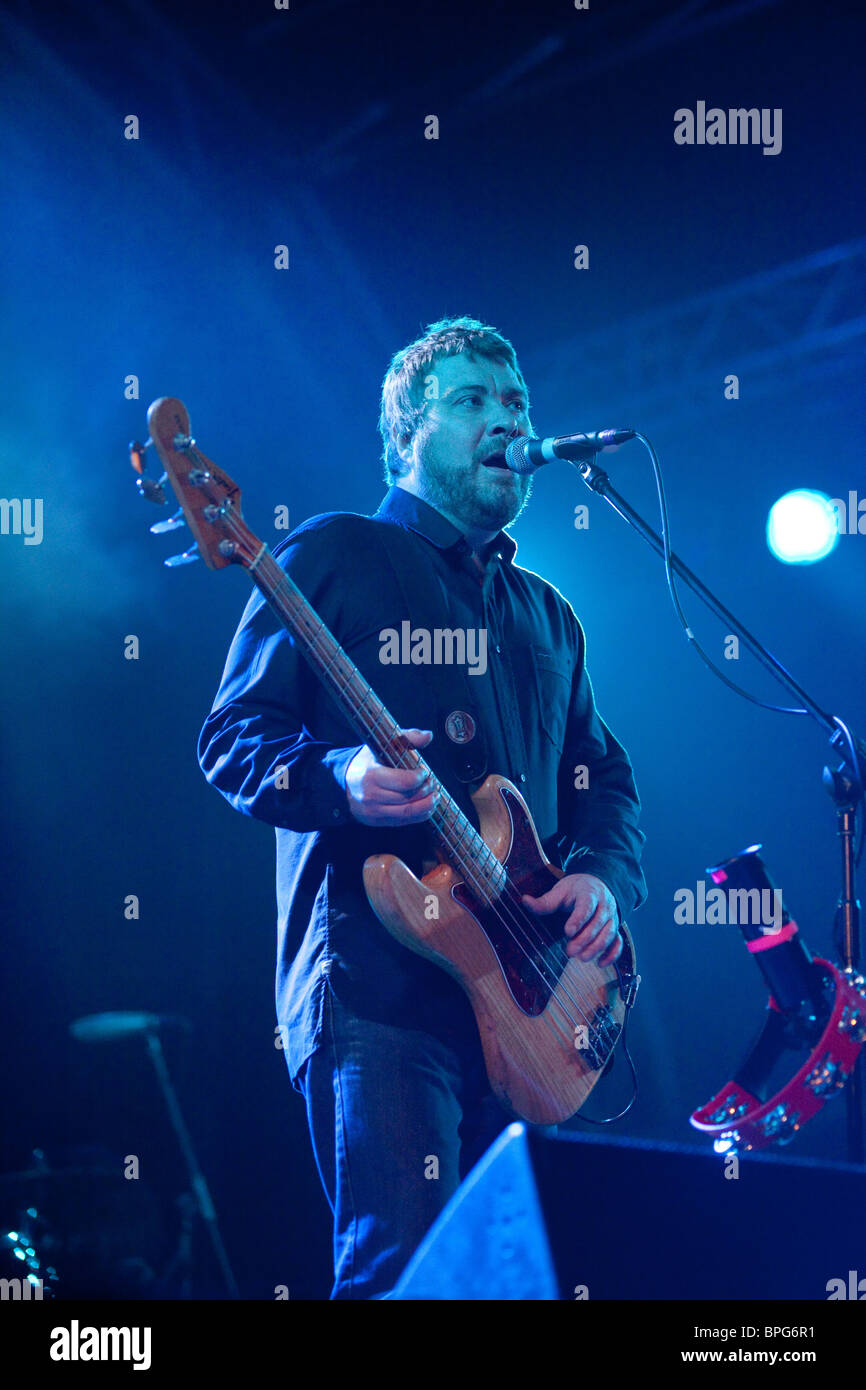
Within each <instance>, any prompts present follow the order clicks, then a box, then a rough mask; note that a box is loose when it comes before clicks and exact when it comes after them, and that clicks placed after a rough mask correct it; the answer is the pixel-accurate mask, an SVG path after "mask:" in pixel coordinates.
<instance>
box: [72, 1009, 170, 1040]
mask: <svg viewBox="0 0 866 1390" xmlns="http://www.w3.org/2000/svg"><path fill="white" fill-rule="evenodd" d="M166 1027H169V1028H180V1029H182V1030H183V1031H184V1032H191V1031H192V1025H191V1024H190V1022H189V1020H188V1019H185V1018H175V1017H172V1016H171V1015H166V1014H146V1013H131V1012H125V1011H123V1010H118V1011H116V1012H111V1013H106V1014H88V1015H87V1017H86V1018H78V1019H76V1020H75V1022H74V1023H70V1025H69V1031H70V1033H71V1034H72V1036H73V1038H75V1039H76V1041H77V1042H87V1043H99V1042H114V1040H115V1038H126V1037H130V1036H131V1035H132V1034H134V1033H157V1032H159V1031H160V1030H161V1029H163V1028H166Z"/></svg>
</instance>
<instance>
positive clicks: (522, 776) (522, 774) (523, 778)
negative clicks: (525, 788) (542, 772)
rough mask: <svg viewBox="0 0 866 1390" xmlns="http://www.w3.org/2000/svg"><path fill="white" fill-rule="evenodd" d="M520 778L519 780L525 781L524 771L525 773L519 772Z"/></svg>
mask: <svg viewBox="0 0 866 1390" xmlns="http://www.w3.org/2000/svg"><path fill="white" fill-rule="evenodd" d="M520 780H521V782H525V781H526V773H525V772H521V774H520Z"/></svg>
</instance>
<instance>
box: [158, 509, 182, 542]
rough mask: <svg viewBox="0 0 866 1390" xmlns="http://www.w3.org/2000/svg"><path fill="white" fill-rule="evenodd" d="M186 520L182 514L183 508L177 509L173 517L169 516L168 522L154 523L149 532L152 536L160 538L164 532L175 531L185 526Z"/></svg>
mask: <svg viewBox="0 0 866 1390" xmlns="http://www.w3.org/2000/svg"><path fill="white" fill-rule="evenodd" d="M185 525H186V519H185V517H184V514H183V507H178V509H177V511H176V512H175V514H174V516H170V517H169V518H168V521H155V522H154V523H153V525H152V526H151V528H150V530H151V532H152V534H153V535H154V536H161V535H162V534H163V532H165V531H176V530H177V529H178V527H179V526H185Z"/></svg>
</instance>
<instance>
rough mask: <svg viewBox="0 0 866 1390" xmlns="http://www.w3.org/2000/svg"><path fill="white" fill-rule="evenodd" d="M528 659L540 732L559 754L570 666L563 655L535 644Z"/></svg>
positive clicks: (561, 747) (567, 695) (568, 687)
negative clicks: (535, 696)
mask: <svg viewBox="0 0 866 1390" xmlns="http://www.w3.org/2000/svg"><path fill="white" fill-rule="evenodd" d="M530 656H531V661H532V670H533V676H534V679H535V688H536V693H537V695H538V708H539V711H540V716H541V718H540V722H541V730H542V733H543V734H544V736H545V737H546V738H547V740H548V741H549V742H550V743H552V744H553V747H554V748H555V749H556V752H557V753H558V754H561V753H562V750H563V746H564V743H565V729H566V725H567V723H568V707H569V704H570V703H571V666H570V665H569V663H568V661H567V660H565V659H564V658H563V657H562V656H558V655H557V654H556V653H555V652H552V651H550V649H549V648H547V647H544V646H542V645H540V644H539V643H537V642H533V643H532V644H531V645H530Z"/></svg>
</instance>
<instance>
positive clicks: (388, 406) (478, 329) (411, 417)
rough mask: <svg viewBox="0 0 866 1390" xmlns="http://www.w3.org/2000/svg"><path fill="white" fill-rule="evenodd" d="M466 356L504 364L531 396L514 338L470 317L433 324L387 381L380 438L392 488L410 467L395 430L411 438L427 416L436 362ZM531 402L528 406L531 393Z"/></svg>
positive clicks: (394, 361) (397, 357)
mask: <svg viewBox="0 0 866 1390" xmlns="http://www.w3.org/2000/svg"><path fill="white" fill-rule="evenodd" d="M460 352H466V353H469V354H470V356H479V357H486V358H488V360H490V361H495V362H504V363H505V364H506V365H507V366H509V367H510V368H511V369H512V371H513V372H514V374H515V376H516V377H517V379H518V381H519V382H520V385H521V386H522V388H523V390H524V391H526V382H525V381H524V380H523V374H522V372H521V370H520V368H519V366H518V365H517V354H516V353H515V351H514V348H513V347H512V345H511V343H510V342H509V341H508V339H507V338H503V336H502V334H501V333H499V332H497V330H496V329H495V328H491V327H490V325H489V324H485V323H481V322H480V321H479V320H478V319H472V318H465V317H464V318H448V319H439V321H438V322H437V323H431V324H429V325H428V327H427V328H426V330H425V332H424V335H423V337H421V338H416V340H415V342H414V343H410V344H409V346H408V347H404V348H401V349H400V351H399V352H395V354H394V356H393V357H392V358H391V364H390V366H389V367H388V370H387V372H386V373H385V379H384V381H383V382H382V400H381V407H380V410H379V433H380V434H381V436H382V459H383V462H384V465H385V482H386V483H393V482H394V480H395V479H396V478H399V477H401V476H402V474H403V473H405V471H406V465H405V463H404V462H403V460H402V459H401V457H400V455H399V454H398V452H397V450H396V448H395V446H394V440H393V438H392V430H393V429H395V428H396V432H397V435H398V437H399V436H400V435H408V436H409V437H410V438H411V436H412V435H413V434H414V433H415V431H416V429H417V428H418V425H419V424H420V423H421V418H422V416H423V413H424V401H423V400H422V393H421V387H422V379H423V377H424V375H425V374H426V372H427V371H428V369H429V368H430V367H431V366H432V365H433V363H434V362H438V361H440V360H441V359H442V358H443V357H454V356H456V355H457V354H458V353H460ZM526 399H527V407H528V402H529V392H528V391H526Z"/></svg>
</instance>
